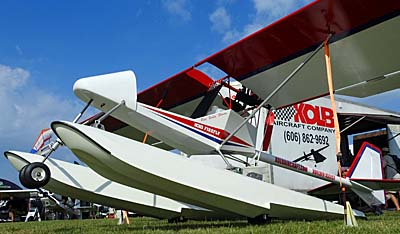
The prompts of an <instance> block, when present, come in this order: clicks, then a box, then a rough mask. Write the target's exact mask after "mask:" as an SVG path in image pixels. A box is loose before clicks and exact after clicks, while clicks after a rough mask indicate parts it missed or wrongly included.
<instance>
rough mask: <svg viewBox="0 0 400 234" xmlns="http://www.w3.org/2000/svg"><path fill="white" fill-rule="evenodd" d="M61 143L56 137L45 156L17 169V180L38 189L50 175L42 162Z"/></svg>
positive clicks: (30, 187) (46, 181) (45, 182)
mask: <svg viewBox="0 0 400 234" xmlns="http://www.w3.org/2000/svg"><path fill="white" fill-rule="evenodd" d="M92 101H93V99H90V101H89V102H88V103H87V104H86V106H85V107H84V108H83V109H82V111H81V112H79V114H78V115H77V116H76V117H75V119H74V121H73V122H74V123H77V122H78V121H79V119H80V117H81V116H82V115H83V113H84V112H85V111H86V109H87V108H88V107H89V106H90V104H91V103H92ZM61 145H62V142H61V140H59V139H57V140H56V141H55V142H54V143H51V144H50V145H49V146H50V151H49V152H48V153H47V155H46V156H45V153H44V154H43V155H42V156H45V157H44V159H43V161H42V162H34V163H30V164H27V165H25V166H24V167H22V168H21V170H20V171H19V181H20V182H21V184H22V185H23V186H25V187H26V188H29V189H38V188H40V187H43V186H45V185H46V184H47V183H48V182H49V181H50V177H51V173H50V169H49V167H48V166H47V165H46V164H44V162H45V161H46V160H47V159H48V158H49V157H50V155H51V154H52V153H53V152H54V151H56V150H57V148H58V147H60V146H61Z"/></svg>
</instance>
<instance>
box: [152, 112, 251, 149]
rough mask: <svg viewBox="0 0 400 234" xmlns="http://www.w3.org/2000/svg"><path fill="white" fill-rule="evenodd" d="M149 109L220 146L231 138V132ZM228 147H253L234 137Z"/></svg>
mask: <svg viewBox="0 0 400 234" xmlns="http://www.w3.org/2000/svg"><path fill="white" fill-rule="evenodd" d="M145 107H146V108H147V109H149V110H151V111H153V112H154V113H155V114H157V115H158V116H160V117H162V118H164V119H166V120H168V121H170V122H172V123H174V124H177V125H179V126H181V127H183V128H186V129H188V130H190V131H192V132H194V133H196V134H198V135H200V136H202V137H205V138H207V139H209V140H211V141H214V142H216V143H218V144H221V143H222V141H223V140H224V139H226V138H227V137H228V136H229V132H227V131H225V130H222V129H219V128H216V127H213V126H209V125H205V124H202V123H198V122H195V121H191V120H189V119H185V118H182V117H179V116H175V115H173V114H170V113H167V112H163V111H161V110H159V109H155V108H151V107H149V106H145ZM227 145H234V146H240V147H252V145H251V144H249V143H247V142H245V141H243V140H241V139H240V138H238V137H236V136H233V137H232V138H231V139H230V140H229V141H228V142H227Z"/></svg>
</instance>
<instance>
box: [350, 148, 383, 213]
mask: <svg viewBox="0 0 400 234" xmlns="http://www.w3.org/2000/svg"><path fill="white" fill-rule="evenodd" d="M381 155H382V154H381V150H380V149H379V148H378V147H376V146H374V145H373V144H370V143H368V142H364V143H363V144H362V146H361V148H360V150H359V151H358V153H357V155H356V157H355V158H354V161H353V163H352V165H351V167H350V169H349V172H348V175H349V177H350V180H352V181H357V182H360V181H365V182H368V181H376V180H382V179H383V167H382V156H381ZM352 190H353V191H354V192H355V193H356V194H357V195H358V196H359V197H360V198H361V199H362V200H363V201H365V202H366V203H367V204H368V205H369V206H376V205H381V204H385V201H386V200H385V192H384V190H375V191H372V192H366V191H361V190H359V189H357V188H352Z"/></svg>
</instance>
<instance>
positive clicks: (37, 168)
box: [21, 162, 51, 189]
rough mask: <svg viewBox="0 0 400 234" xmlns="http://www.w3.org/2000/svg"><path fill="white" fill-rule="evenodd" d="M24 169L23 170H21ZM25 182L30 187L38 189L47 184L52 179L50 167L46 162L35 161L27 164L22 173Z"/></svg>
mask: <svg viewBox="0 0 400 234" xmlns="http://www.w3.org/2000/svg"><path fill="white" fill-rule="evenodd" d="M21 171H22V170H21ZM21 176H22V177H23V179H22V180H21V183H22V181H23V182H24V183H25V184H22V185H24V186H25V187H27V188H29V189H36V188H40V187H43V186H45V185H46V184H47V183H48V182H49V180H50V176H51V175H50V169H49V167H48V166H46V165H45V164H44V163H40V162H34V163H30V164H28V165H27V166H25V170H24V171H23V174H21Z"/></svg>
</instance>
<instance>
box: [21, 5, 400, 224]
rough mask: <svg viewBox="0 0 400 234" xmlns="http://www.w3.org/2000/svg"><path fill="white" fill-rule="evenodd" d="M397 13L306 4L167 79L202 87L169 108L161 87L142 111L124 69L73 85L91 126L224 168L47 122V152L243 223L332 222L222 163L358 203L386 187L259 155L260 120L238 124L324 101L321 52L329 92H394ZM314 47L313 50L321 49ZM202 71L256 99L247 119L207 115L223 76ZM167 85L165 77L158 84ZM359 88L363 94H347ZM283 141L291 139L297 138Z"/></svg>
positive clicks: (39, 180) (32, 168)
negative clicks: (324, 184) (356, 196)
mask: <svg viewBox="0 0 400 234" xmlns="http://www.w3.org/2000/svg"><path fill="white" fill-rule="evenodd" d="M399 13H400V3H399V2H398V1H394V0H392V1H385V2H377V1H368V2H365V1H364V2H361V1H345V0H337V1H328V0H320V1H314V2H312V3H310V4H309V5H307V6H305V7H304V8H302V9H300V10H298V11H296V12H294V13H292V14H291V15H289V16H287V17H285V18H283V19H282V20H279V21H277V22H276V23H274V24H271V25H270V26H267V27H266V28H264V29H262V30H260V31H258V32H256V33H254V34H252V35H250V36H248V37H247V38H245V39H243V40H241V41H239V42H237V43H235V44H233V45H232V46H229V47H228V48H226V49H224V50H222V51H220V52H218V53H216V54H214V55H212V56H210V57H208V58H206V59H205V60H203V61H200V62H198V63H196V64H195V65H194V66H193V67H190V68H188V69H187V70H185V71H183V72H181V73H179V74H177V76H176V77H181V76H185V77H189V78H188V79H185V80H184V81H183V82H178V83H176V84H175V87H179V86H180V87H182V86H183V85H184V84H188V83H189V82H195V83H196V82H197V83H202V84H203V87H208V90H207V91H204V89H202V88H201V87H200V88H199V87H198V86H197V87H196V88H194V89H193V90H190V91H188V93H189V94H188V93H185V92H183V93H184V94H183V96H179V95H177V96H179V98H181V99H178V100H177V99H175V100H173V99H169V100H167V99H166V98H165V97H166V96H167V95H170V92H166V90H165V89H164V90H157V89H151V91H150V92H149V93H156V94H157V95H154V96H152V98H150V99H151V100H152V101H151V102H153V104H150V105H147V104H144V103H141V102H140V100H139V98H138V95H137V93H136V77H135V75H134V73H133V72H132V71H124V72H118V73H111V74H105V75H99V76H94V77H88V78H83V79H80V80H78V81H77V82H76V83H75V84H74V93H75V95H76V96H77V97H78V98H80V99H81V100H83V101H84V102H85V103H87V104H88V105H91V106H94V107H95V108H97V109H99V110H101V111H102V112H104V113H105V114H104V115H102V116H101V117H99V118H97V119H96V121H95V127H99V126H101V122H102V121H103V120H104V119H105V118H106V117H108V116H112V117H114V118H116V119H118V120H120V121H122V122H123V123H125V124H127V125H130V126H133V127H134V128H135V129H137V130H139V131H140V132H142V133H143V135H144V136H147V135H150V136H152V137H153V138H155V139H158V140H159V141H161V142H162V144H164V145H167V146H169V147H172V148H175V149H178V150H180V151H182V152H184V153H186V154H188V155H208V154H214V155H219V156H220V157H221V159H222V160H223V161H224V162H225V163H226V167H227V169H228V170H226V171H221V170H217V169H214V168H208V167H204V166H201V165H198V164H197V163H193V162H190V161H187V160H184V159H182V158H177V157H174V154H173V153H170V152H168V151H166V150H163V149H162V148H158V147H156V146H152V145H149V144H146V143H142V142H139V141H133V140H131V139H127V138H124V137H121V136H118V135H115V134H112V133H109V132H106V131H104V130H102V129H99V128H93V127H89V126H85V125H80V124H77V123H70V122H65V121H63V122H61V121H56V122H53V123H52V124H51V127H52V130H53V131H54V132H55V133H56V135H57V136H58V138H59V142H58V145H61V144H64V145H66V146H67V147H68V148H70V149H71V151H72V152H74V154H75V155H76V156H77V157H78V158H80V159H81V160H82V161H84V162H85V163H86V164H87V165H89V166H90V167H91V168H92V169H93V170H95V171H96V172H97V173H99V174H100V175H102V176H104V177H106V178H108V179H111V180H113V181H116V182H119V183H121V184H125V185H127V186H130V187H134V188H137V189H141V190H144V191H147V192H152V193H156V194H160V195H163V196H166V197H169V198H172V199H175V200H180V201H184V202H187V203H190V204H194V205H198V206H200V207H204V208H206V209H211V210H213V211H225V212H231V213H235V214H238V215H242V216H246V217H248V218H249V221H250V220H252V221H254V220H256V221H268V220H269V217H277V218H300V219H304V218H307V219H317V218H319V219H321V218H333V217H336V218H337V217H339V216H340V215H342V214H343V207H342V206H340V205H337V204H333V203H329V202H326V201H324V200H320V199H317V198H315V197H311V196H308V195H305V194H302V193H298V192H296V191H293V190H289V189H285V188H282V187H279V186H276V185H273V184H268V183H263V182H260V181H257V180H254V179H252V178H246V177H243V176H241V175H238V174H237V173H235V172H236V169H237V168H235V167H234V166H232V164H231V163H230V162H229V161H228V160H227V157H234V156H235V155H240V156H242V157H245V158H254V159H256V160H257V161H262V162H266V163H269V164H272V165H275V166H278V167H283V168H285V169H289V170H292V171H295V172H298V173H301V174H306V175H308V176H311V177H315V178H318V179H321V180H325V181H329V182H333V183H335V184H340V185H343V186H346V187H349V188H351V189H352V190H354V191H357V192H358V193H360V194H367V195H370V194H372V193H373V190H374V188H375V187H379V188H380V189H382V188H383V187H385V185H387V183H384V182H385V181H378V182H377V181H375V183H377V184H379V186H375V187H372V188H371V187H369V186H368V185H370V183H369V182H370V181H369V180H359V181H355V180H350V179H349V178H341V177H340V176H337V175H335V174H331V173H327V172H324V171H320V170H317V169H312V168H309V167H306V166H304V165H301V164H298V163H296V162H292V161H288V160H285V159H283V158H280V157H277V156H274V155H272V154H269V153H267V152H266V151H264V150H263V149H264V145H263V143H264V140H266V139H268V137H267V138H266V136H265V134H264V133H265V132H268V131H264V130H265V128H267V125H266V124H265V123H264V122H263V121H259V123H258V124H257V126H254V125H252V124H251V123H249V121H250V120H251V119H252V118H253V117H254V116H255V115H256V114H260V115H263V116H264V117H266V116H268V113H269V111H270V110H271V109H280V108H284V107H287V106H289V105H292V104H295V103H300V102H303V101H306V100H311V99H314V98H317V97H321V96H324V95H327V94H328V93H332V91H331V92H328V85H327V83H330V82H326V81H325V79H323V77H326V76H327V74H328V77H329V74H330V70H329V69H328V70H327V71H326V70H325V66H324V65H323V64H324V56H323V54H324V55H325V57H329V56H330V53H329V50H328V49H330V50H331V51H332V56H331V59H332V63H331V64H332V65H331V66H329V65H327V66H326V67H328V68H329V67H330V68H332V71H334V72H335V73H334V77H335V78H334V82H333V83H334V87H335V90H336V93H338V94H347V95H349V94H351V95H353V96H359V97H360V96H369V95H372V94H376V93H380V92H384V91H388V90H391V89H396V88H398V87H399V82H398V81H397V80H396V78H398V75H399V74H400V71H399V70H398V69H399V67H398V63H397V62H396V61H397V60H398V58H397V55H398V54H399V53H398V52H400V51H399V50H400V47H399V46H398V45H397V44H396V43H394V42H395V41H398V39H400V35H398V34H397V33H396V30H392V29H394V28H396V27H398V25H399V24H400V17H399ZM294 26H296V27H294ZM293 38H296V40H295V41H294V40H293ZM387 45H392V46H390V47H389V46H387ZM323 47H324V52H322V51H321V49H322V48H323ZM249 58H251V59H249ZM326 61H328V59H327V60H326ZM206 63H208V64H211V65H214V66H215V67H217V68H219V69H220V70H222V71H224V72H225V73H226V74H227V77H229V78H233V79H235V80H237V81H240V82H241V84H242V85H243V86H245V87H246V88H247V89H250V90H251V92H252V93H254V94H256V95H257V97H258V98H259V99H260V100H261V101H259V100H258V99H257V98H256V99H254V98H250V95H249V96H248V97H249V98H248V99H241V100H242V101H243V100H249V99H252V100H256V101H255V102H252V103H251V104H253V105H249V106H250V109H249V111H246V109H243V108H239V110H240V112H241V114H243V115H247V116H246V117H244V118H243V117H242V116H241V115H240V114H238V113H236V112H235V111H233V110H232V109H228V110H223V111H220V112H218V113H215V114H210V115H206V111H207V110H208V109H209V107H210V106H211V105H212V103H213V102H215V101H216V98H215V97H217V95H216V93H218V91H219V90H218V89H219V87H221V85H224V86H229V83H228V85H226V83H225V82H224V81H225V80H226V79H225V78H222V79H220V80H219V83H218V82H211V83H208V81H209V80H212V79H209V78H207V75H205V74H204V73H202V72H200V71H199V70H198V69H196V68H197V67H199V66H201V65H203V64H206ZM297 64H299V65H298V66H296V65H297ZM327 64H328V62H327ZM287 74H289V75H287ZM193 80H195V81H193ZM173 81H174V79H170V80H167V81H166V83H169V82H173ZM164 84H165V83H164ZM303 84H307V87H304V86H303ZM161 87H162V86H161ZM303 87H304V88H303ZM361 88H362V90H363V92H354V90H359V89H361ZM115 90H118V92H115ZM232 90H233V89H232ZM236 93H238V92H236ZM144 94H146V91H145V92H144ZM144 94H143V97H146V95H144ZM239 96H240V95H239ZM198 97H202V98H201V99H197V103H196V104H197V105H194V108H189V110H188V109H181V111H183V112H185V115H180V114H178V113H174V112H170V111H166V110H164V109H162V105H165V106H169V105H170V106H169V107H170V108H171V106H173V105H176V106H179V103H180V102H186V103H190V104H195V102H194V100H195V99H196V98H198ZM165 100H167V101H165ZM170 100H172V101H170ZM228 101H230V102H231V103H229V102H228ZM233 101H236V99H235V100H233ZM168 102H169V103H168ZM171 103H172V104H171ZM223 103H225V105H227V106H232V105H231V104H232V98H229V99H228V100H225V99H224V100H223ZM159 104H160V105H159ZM249 104H250V103H249ZM177 108H179V107H177ZM190 110H191V111H190ZM242 111H246V113H243V112H242ZM299 118H301V117H299ZM264 119H265V118H264ZM310 121H311V122H309V124H314V123H316V124H321V125H324V126H325V127H328V126H330V127H332V126H333V125H337V124H334V119H333V116H330V112H327V111H322V112H319V115H318V116H314V118H312V119H310ZM74 122H76V121H74ZM267 130H268V128H267ZM293 137H294V139H296V138H298V139H300V138H299V136H298V135H297V134H294V135H293ZM318 139H320V138H318ZM144 141H145V140H144ZM330 158H332V157H330ZM46 159H47V158H46ZM331 160H332V159H331ZM32 172H39V173H32ZM124 172H126V174H124ZM200 173H201V176H199V174H200ZM21 175H22V176H21V177H22V178H23V179H25V180H27V181H28V182H29V183H32V184H33V185H35V186H42V185H45V184H46V183H47V182H48V178H49V176H50V175H49V170H48V168H47V169H46V166H44V164H43V163H32V164H29V165H28V166H27V167H24V168H22V170H21ZM32 175H33V176H34V177H32ZM123 177H124V178H123ZM46 180H47V181H46ZM231 181H234V184H232V183H231ZM43 182H44V183H43ZM381 182H382V183H381ZM396 183H397V182H396ZM395 186H397V184H396V185H395ZM238 188H239V189H238ZM278 194H279V195H278ZM372 197H374V196H372ZM300 200H301V202H299V201H300ZM371 202H373V201H371Z"/></svg>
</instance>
